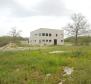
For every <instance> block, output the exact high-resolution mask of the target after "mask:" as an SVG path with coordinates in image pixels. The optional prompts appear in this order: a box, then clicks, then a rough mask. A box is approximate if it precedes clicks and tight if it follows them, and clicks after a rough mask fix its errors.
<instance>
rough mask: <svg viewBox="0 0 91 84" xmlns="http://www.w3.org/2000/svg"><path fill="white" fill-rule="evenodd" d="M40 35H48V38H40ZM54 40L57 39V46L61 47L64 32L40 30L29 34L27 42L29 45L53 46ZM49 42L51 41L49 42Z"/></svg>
mask: <svg viewBox="0 0 91 84" xmlns="http://www.w3.org/2000/svg"><path fill="white" fill-rule="evenodd" d="M42 33H45V34H46V33H48V36H46V35H45V36H42ZM40 34H41V36H40ZM49 34H51V36H49ZM56 34H57V36H56ZM54 39H57V45H63V44H64V31H63V30H57V29H47V28H40V29H38V30H35V31H32V32H31V33H30V39H29V42H30V44H31V45H54ZM47 40H48V42H47ZM49 40H51V42H49Z"/></svg>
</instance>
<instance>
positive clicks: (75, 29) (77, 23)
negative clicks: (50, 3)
mask: <svg viewBox="0 0 91 84" xmlns="http://www.w3.org/2000/svg"><path fill="white" fill-rule="evenodd" d="M71 20H72V23H69V24H68V25H67V27H66V31H68V33H69V35H71V36H74V37H75V44H76V45H77V44H78V36H79V35H85V34H86V33H87V31H88V29H89V24H88V21H87V19H86V18H85V17H84V16H83V15H82V14H80V13H78V14H76V13H75V14H73V15H72V16H71Z"/></svg>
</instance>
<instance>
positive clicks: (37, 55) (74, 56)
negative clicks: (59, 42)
mask: <svg viewBox="0 0 91 84" xmlns="http://www.w3.org/2000/svg"><path fill="white" fill-rule="evenodd" d="M52 51H64V52H63V53H49V52H52ZM64 67H73V68H74V71H73V73H72V75H71V76H70V77H67V76H66V77H63V73H64V72H63V68H64ZM61 80H65V82H64V84H91V46H50V47H46V48H43V49H41V48H40V49H36V50H32V49H28V50H22V51H21V50H20V51H0V84H59V82H60V81H61Z"/></svg>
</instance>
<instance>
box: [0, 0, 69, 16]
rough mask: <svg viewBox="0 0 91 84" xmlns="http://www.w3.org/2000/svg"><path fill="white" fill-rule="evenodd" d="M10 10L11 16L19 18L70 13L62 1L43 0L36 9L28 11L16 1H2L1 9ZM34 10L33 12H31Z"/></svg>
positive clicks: (0, 3) (0, 2) (0, 1)
mask: <svg viewBox="0 0 91 84" xmlns="http://www.w3.org/2000/svg"><path fill="white" fill-rule="evenodd" d="M7 8H10V9H11V10H10V12H11V15H10V16H17V17H28V16H38V15H40V16H63V15H66V14H68V13H69V11H68V10H67V9H66V8H65V6H64V3H63V2H62V0H42V1H41V2H40V3H39V4H37V5H36V6H35V7H33V8H30V10H26V9H25V8H23V7H21V6H20V5H19V4H17V3H16V2H14V0H0V9H7ZM31 9H32V10H31Z"/></svg>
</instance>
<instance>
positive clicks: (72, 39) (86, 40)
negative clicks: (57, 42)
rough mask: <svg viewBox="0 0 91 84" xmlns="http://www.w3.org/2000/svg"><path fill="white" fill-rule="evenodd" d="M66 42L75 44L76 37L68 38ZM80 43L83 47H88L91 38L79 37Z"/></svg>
mask: <svg viewBox="0 0 91 84" xmlns="http://www.w3.org/2000/svg"><path fill="white" fill-rule="evenodd" d="M64 41H65V42H70V43H74V42H75V38H74V37H68V38H65V40H64ZM78 43H79V44H81V45H84V44H86V45H87V44H89V43H91V36H79V37H78Z"/></svg>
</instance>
